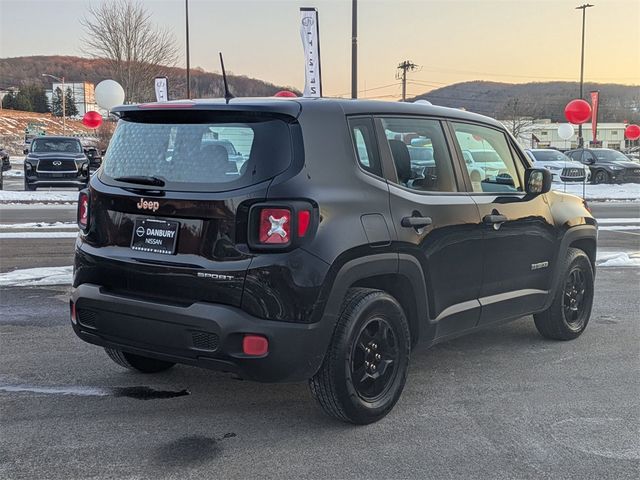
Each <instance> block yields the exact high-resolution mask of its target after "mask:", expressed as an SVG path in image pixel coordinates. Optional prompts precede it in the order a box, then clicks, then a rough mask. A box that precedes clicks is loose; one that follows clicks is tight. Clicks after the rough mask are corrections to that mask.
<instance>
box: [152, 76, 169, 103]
mask: <svg viewBox="0 0 640 480" xmlns="http://www.w3.org/2000/svg"><path fill="white" fill-rule="evenodd" d="M154 83H155V86H156V100H157V101H158V102H166V101H168V100H169V81H168V80H167V77H156V78H155V80H154Z"/></svg>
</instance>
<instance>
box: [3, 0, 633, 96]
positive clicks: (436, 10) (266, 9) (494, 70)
mask: <svg viewBox="0 0 640 480" xmlns="http://www.w3.org/2000/svg"><path fill="white" fill-rule="evenodd" d="M108 1H111V0H0V57H16V56H25V55H80V56H86V55H87V54H86V53H84V52H83V47H82V44H83V42H82V36H83V30H82V27H81V25H80V19H81V18H82V17H83V16H84V15H86V14H87V7H88V6H89V5H94V6H95V5H98V4H100V3H103V2H108ZM140 1H141V3H142V4H143V5H144V6H145V7H146V8H147V9H148V11H149V13H150V14H151V15H152V18H153V21H154V22H155V23H156V24H157V25H158V26H162V27H167V28H170V29H171V30H172V31H173V33H174V34H175V37H176V41H177V43H178V45H179V46H180V48H181V52H182V53H183V55H182V57H181V59H180V61H179V62H180V63H179V64H178V65H179V66H184V65H185V56H184V45H185V41H184V36H185V21H184V11H185V1H184V0H140ZM581 3H582V2H581V1H580V0H491V1H490V0H447V1H431V0H414V1H405V0H359V1H358V57H359V65H358V72H359V73H358V89H359V90H360V93H359V96H360V97H367V98H381V99H396V98H398V96H399V95H400V83H399V81H398V80H397V79H396V70H397V66H398V64H399V63H400V62H402V61H403V60H411V61H413V62H414V63H415V64H417V65H418V66H419V68H418V70H417V71H415V72H411V73H409V84H408V87H407V93H408V95H409V96H412V95H416V94H419V93H423V92H426V91H429V90H432V89H434V88H439V87H442V86H445V85H448V84H452V83H457V82H462V81H469V80H490V81H497V82H510V83H523V82H530V81H547V80H567V81H577V80H579V74H580V35H581V25H582V12H581V11H580V10H575V7H576V6H578V5H580V4H581ZM592 3H594V4H595V7H593V8H589V9H588V10H587V28H586V40H585V42H586V43H585V73H584V77H585V81H586V82H600V83H607V82H611V83H623V84H628V85H640V0H592ZM309 6H311V7H316V8H317V9H318V11H319V20H320V43H321V59H322V74H323V93H324V94H325V96H348V95H349V94H350V89H351V80H350V78H351V0H279V1H271V0H189V19H190V23H189V28H190V44H191V65H192V67H196V66H199V67H202V68H204V69H205V70H207V71H220V68H219V64H218V57H217V52H218V51H222V52H223V54H224V57H225V67H226V68H227V70H228V71H230V72H233V73H235V74H242V75H247V76H250V77H254V78H259V79H262V80H266V81H270V82H273V83H276V84H279V85H291V86H293V87H296V88H298V89H302V87H303V86H304V70H303V61H304V58H303V51H302V43H301V40H300V33H299V11H298V10H299V7H309ZM1 74H2V72H0V75H1Z"/></svg>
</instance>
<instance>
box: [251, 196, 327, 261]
mask: <svg viewBox="0 0 640 480" xmlns="http://www.w3.org/2000/svg"><path fill="white" fill-rule="evenodd" d="M318 223H319V222H318V208H317V206H315V205H314V204H312V203H311V202H310V201H308V200H275V201H272V202H269V203H266V202H265V203H258V204H254V205H252V206H251V208H250V209H249V224H248V229H247V242H248V244H249V248H251V249H253V250H264V251H269V250H279V251H282V250H291V249H294V248H297V247H299V246H300V245H301V244H302V243H303V241H304V242H306V241H308V239H310V238H312V237H313V233H314V232H315V229H316V228H317V226H318Z"/></svg>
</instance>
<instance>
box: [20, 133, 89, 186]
mask: <svg viewBox="0 0 640 480" xmlns="http://www.w3.org/2000/svg"><path fill="white" fill-rule="evenodd" d="M24 153H25V155H26V158H25V159H24V189H25V190H36V189H37V188H38V187H77V188H78V189H82V188H85V187H86V186H87V183H88V182H89V159H88V158H87V156H86V155H85V154H84V151H83V149H82V144H81V143H80V140H78V139H77V138H75V137H54V136H51V137H47V136H44V137H36V138H34V139H33V140H32V141H31V145H30V146H29V148H28V149H25V150H24Z"/></svg>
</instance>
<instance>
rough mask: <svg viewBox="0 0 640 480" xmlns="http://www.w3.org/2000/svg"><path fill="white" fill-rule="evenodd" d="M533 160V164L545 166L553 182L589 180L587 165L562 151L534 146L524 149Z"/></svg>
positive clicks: (540, 166)
mask: <svg viewBox="0 0 640 480" xmlns="http://www.w3.org/2000/svg"><path fill="white" fill-rule="evenodd" d="M525 151H526V152H527V154H528V155H529V157H530V158H531V159H532V160H533V162H534V166H535V167H538V168H546V169H547V170H549V171H550V172H551V174H552V175H553V181H554V182H566V183H569V182H580V183H582V182H585V181H589V178H590V176H591V171H590V170H589V167H587V166H586V165H584V164H582V163H581V162H577V161H575V160H572V159H571V158H569V157H567V156H566V155H565V154H564V153H562V152H559V151H558V150H554V149H550V148H534V149H528V150H525Z"/></svg>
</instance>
